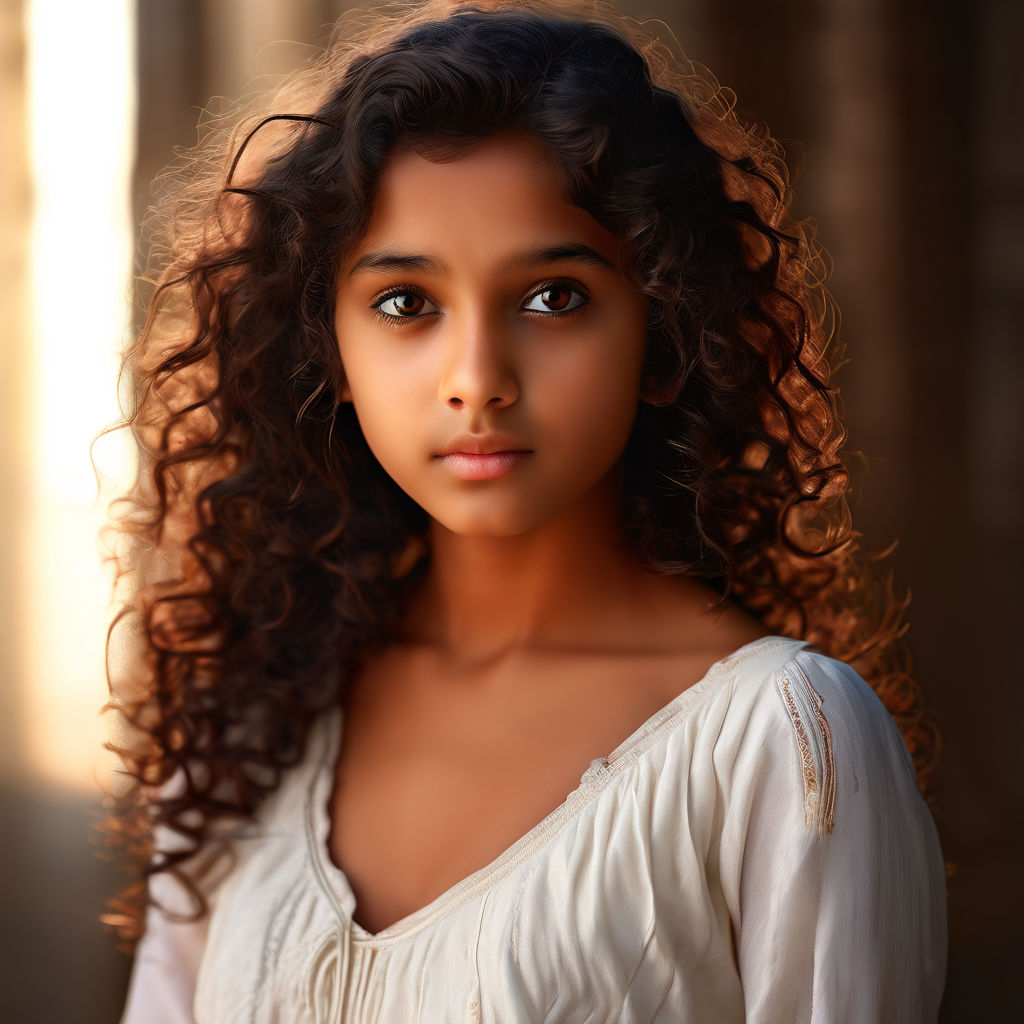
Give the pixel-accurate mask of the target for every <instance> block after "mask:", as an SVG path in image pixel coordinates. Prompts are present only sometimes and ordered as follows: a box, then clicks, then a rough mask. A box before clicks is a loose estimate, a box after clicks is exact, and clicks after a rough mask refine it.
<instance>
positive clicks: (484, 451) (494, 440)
mask: <svg viewBox="0 0 1024 1024" xmlns="http://www.w3.org/2000/svg"><path fill="white" fill-rule="evenodd" d="M529 451H530V449H529V448H528V447H527V446H526V445H525V444H523V442H522V441H520V440H519V439H518V438H516V437H512V436H511V435H510V434H487V435H485V436H482V437H471V436H463V437H459V438H456V439H455V440H454V441H453V442H452V443H451V444H450V445H448V447H447V448H444V449H443V450H441V451H440V452H438V453H437V454H438V455H440V456H445V455H497V454H499V453H502V452H529Z"/></svg>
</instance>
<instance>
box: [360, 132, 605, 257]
mask: <svg viewBox="0 0 1024 1024" xmlns="http://www.w3.org/2000/svg"><path fill="white" fill-rule="evenodd" d="M567 241H576V242H579V243H582V244H584V245H587V246H590V247H591V248H594V249H596V250H597V251H598V252H600V253H602V255H605V256H606V257H607V258H608V259H609V262H612V263H613V264H615V265H616V266H619V265H620V260H621V251H622V247H623V241H622V240H621V239H619V238H618V237H617V236H615V235H613V234H612V233H611V232H609V231H607V230H606V229H605V228H604V227H603V226H602V225H600V224H599V223H598V222H597V221H596V220H594V218H593V217H592V216H591V215H590V214H589V213H588V212H587V211H586V210H583V209H582V208H580V207H578V206H575V205H573V204H572V203H570V202H569V201H568V200H567V199H566V198H565V195H564V194H563V191H562V185H561V179H560V176H559V173H558V165H557V162H556V158H555V157H554V156H553V154H551V153H550V151H549V150H547V149H546V148H545V147H544V146H543V145H542V144H541V143H539V142H537V141H536V140H535V139H532V138H530V137H529V136H526V135H521V134H518V133H516V134H512V133H509V134H504V135H500V136H494V137H492V138H489V139H485V140H482V141H480V142H478V143H475V144H473V145H472V147H471V148H469V149H467V150H466V151H464V152H463V153H461V154H459V155H457V156H456V157H455V158H454V159H452V158H448V159H445V160H438V159H429V158H428V157H427V156H424V155H423V154H421V153H419V152H416V151H415V150H413V149H402V150H399V151H397V152H396V153H394V154H393V155H392V156H391V157H390V158H389V160H388V161H387V163H386V164H385V166H384V170H383V172H382V174H381V177H380V182H379V185H378V189H377V192H376V195H375V197H374V203H373V210H372V213H371V217H370V222H369V226H368V228H367V231H366V233H365V234H364V236H363V237H362V238H361V239H360V240H359V241H358V242H357V243H356V245H355V246H354V247H353V248H352V249H351V250H350V252H349V254H348V257H347V258H346V260H345V262H344V265H343V271H344V268H345V267H351V266H352V264H354V263H355V262H356V261H357V260H358V259H359V258H360V256H361V255H362V254H364V253H366V252H367V251H369V250H371V249H377V248H379V247H401V248H403V249H410V250H414V251H417V252H424V253H430V254H436V255H438V256H441V257H442V258H445V254H446V253H448V254H450V255H451V256H452V257H453V258H454V259H456V260H458V258H459V257H460V256H461V257H462V258H464V259H465V260H467V261H469V262H470V263H473V262H475V263H477V264H478V265H481V266H486V265H490V264H492V263H497V262H500V257H501V254H502V253H504V252H508V251H513V250H521V249H522V248H524V247H527V246H531V245H543V244H546V243H548V244H561V243H565V242H567Z"/></svg>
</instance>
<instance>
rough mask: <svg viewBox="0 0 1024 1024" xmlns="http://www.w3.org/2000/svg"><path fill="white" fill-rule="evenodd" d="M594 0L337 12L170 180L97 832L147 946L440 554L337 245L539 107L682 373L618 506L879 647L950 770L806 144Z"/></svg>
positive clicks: (123, 925) (537, 118)
mask: <svg viewBox="0 0 1024 1024" xmlns="http://www.w3.org/2000/svg"><path fill="white" fill-rule="evenodd" d="M581 10H582V9H581V8H577V9H574V8H573V7H572V6H571V5H570V4H568V3H558V2H555V3H546V4H540V3H535V2H533V0H511V2H502V0H497V2H491V3H486V4H483V5H482V6H478V7H453V6H452V5H451V4H449V3H443V2H433V3H429V4H426V5H422V6H417V7H415V8H410V7H409V6H408V5H405V6H400V7H396V8H393V9H391V10H390V11H389V12H386V13H378V14H375V15H373V16H372V17H370V18H369V19H368V20H367V21H366V22H365V24H362V25H361V26H360V25H356V26H355V27H353V25H352V24H351V23H350V21H346V20H344V19H343V21H342V22H341V24H340V26H339V29H338V31H337V32H336V36H335V41H334V42H332V44H331V45H330V47H329V48H328V49H327V50H326V51H325V53H324V55H323V57H322V58H321V59H320V60H319V62H318V63H316V64H315V65H314V66H312V67H310V68H307V69H305V70H304V71H302V72H301V73H299V74H298V75H297V76H294V77H293V78H292V79H291V80H289V81H288V82H286V83H285V84H284V85H283V86H282V87H281V89H280V90H279V91H278V92H277V93H276V94H275V95H274V96H273V97H272V98H271V99H270V101H269V104H268V105H265V106H264V107H263V110H262V111H261V112H260V113H256V114H251V115H249V119H248V120H245V119H243V120H242V122H240V124H239V126H238V127H237V128H236V129H235V131H234V132H233V133H231V134H230V135H228V134H227V133H225V132H216V131H211V132H209V133H208V135H207V138H206V139H205V141H204V142H203V143H201V144H200V146H198V147H197V148H196V149H194V150H192V151H190V152H189V153H188V154H187V155H186V156H185V157H183V158H181V159H180V160H179V162H178V163H177V165H173V166H172V167H171V169H170V171H169V172H168V174H167V175H165V177H164V178H163V179H162V185H163V190H164V195H163V196H162V199H161V201H160V202H159V203H158V206H157V207H156V209H155V212H153V213H152V214H151V219H150V221H149V227H150V229H151V231H152V237H151V246H150V252H151V256H152V258H151V263H150V266H149V268H148V269H147V271H146V273H145V274H144V276H143V283H144V284H146V285H148V287H149V296H148V314H147V319H146V322H145V324H144V326H143V327H142V329H141V331H140V332H139V335H138V338H137V341H136V342H135V343H134V344H133V346H132V347H131V348H130V350H129V351H128V352H127V353H126V356H125V361H124V371H123V380H124V382H126V383H127V384H128V385H129V387H128V388H127V390H128V391H129V392H130V397H129V401H128V403H127V405H128V408H126V411H125V417H124V423H123V426H126V427H128V428H129V429H131V431H132V433H133V436H134V437H135V439H136V441H137V446H138V453H139V472H138V479H137V481H136V484H135V486H134V487H133V488H132V489H131V490H130V492H129V493H128V494H127V495H125V496H124V497H123V498H122V499H120V501H119V502H117V503H115V505H114V507H113V508H112V520H111V528H112V530H113V531H114V533H115V537H116V539H117V542H118V548H117V550H116V551H115V553H114V556H113V557H114V558H115V560H116V564H117V567H118V569H119V570H120V574H119V586H121V587H125V588H126V590H124V591H122V592H121V593H120V596H119V597H118V602H119V607H120V609H121V611H120V614H119V615H118V617H117V619H116V620H115V623H114V626H113V627H112V631H111V635H110V638H109V646H110V648H111V649H112V650H113V649H116V650H117V651H119V652H121V653H122V657H121V658H120V659H119V662H120V665H121V670H115V668H114V666H113V660H114V659H111V662H110V663H111V668H110V689H111V701H110V702H109V703H108V704H107V706H106V710H110V711H111V712H112V713H113V714H114V716H115V724H116V731H114V732H112V737H111V741H110V743H108V747H109V748H110V749H111V750H113V751H114V752H115V753H116V754H117V755H118V756H119V758H120V760H121V763H122V766H123V768H122V770H121V771H120V772H119V773H118V774H117V775H116V776H115V783H116V784H115V786H114V787H113V789H112V792H111V793H110V794H109V795H108V797H107V810H108V817H107V819H106V821H105V822H104V823H103V832H104V836H105V839H104V841H105V845H106V848H107V849H108V851H109V856H111V857H113V858H116V859H119V860H120V861H122V863H123V865H124V867H125V869H126V870H127V871H128V872H129V876H130V877H129V881H128V883H127V885H126V887H125V889H124V891H123V892H122V893H121V894H120V895H119V896H117V897H116V898H115V899H113V900H112V901H111V902H110V906H109V910H110V912H109V913H108V914H106V915H105V917H104V919H103V920H104V921H105V923H106V924H107V926H108V927H110V928H111V929H112V930H113V931H114V932H115V934H116V937H117V939H118V943H119V945H120V947H121V948H123V949H126V950H129V951H130V950H131V949H132V948H134V945H135V943H136V942H137V940H138V939H139V938H140V937H141V935H142V933H143V931H144V922H145V910H146V907H147V905H148V904H149V902H150V900H151V897H150V895H149V885H148V882H149V879H150V876H152V875H153V874H154V873H156V872H161V871H171V872H173V873H175V874H176V875H178V877H179V878H180V879H181V880H182V881H183V882H184V883H185V885H186V887H187V888H188V890H189V891H190V892H191V893H192V894H193V896H194V897H195V906H196V914H197V915H198V916H202V915H203V914H204V913H205V912H206V909H207V908H206V903H205V900H204V898H203V896H202V894H201V893H200V892H199V891H198V889H197V888H196V887H195V886H194V884H193V882H192V880H191V878H189V876H188V874H186V872H185V871H184V870H183V866H184V865H185V863H186V862H187V861H189V860H190V859H192V858H196V857H197V854H198V853H199V852H200V851H201V850H204V849H206V850H208V849H210V848H212V846H213V845H214V844H213V838H214V835H215V832H216V829H217V827H218V825H219V823H223V822H228V823H231V822H235V823H237V822H238V821H239V820H240V819H248V818H251V817H252V816H253V814H254V812H255V811H256V809H257V807H258V805H259V804H260V802H261V800H263V798H264V797H266V796H267V794H268V793H270V792H271V791H272V790H273V789H274V788H275V787H276V786H277V785H278V783H279V782H280V780H281V777H282V773H283V772H285V771H286V770H287V769H288V768H289V767H291V766H293V765H295V764H296V763H297V762H298V760H299V759H300V758H301V757H302V754H303V751H304V747H305V743H306V737H307V733H308V729H309V726H310V724H311V723H312V721H313V720H314V718H315V717H316V716H317V715H318V714H319V713H321V712H322V711H323V710H324V709H325V708H327V707H328V706H329V705H331V704H332V703H334V702H337V701H338V700H340V699H342V698H343V696H344V693H345V691H346V684H347V680H348V679H350V678H351V677H352V674H353V672H354V671H355V670H356V668H357V666H358V664H359V662H360V660H361V659H363V658H365V657H366V656H367V655H368V654H369V653H370V652H372V651H373V650H376V649H379V648H380V647H381V646H383V645H385V644H387V642H388V640H389V637H390V636H392V635H393V630H394V629H395V627H396V624H397V622H398V619H399V617H400V615H401V611H402V608H403V605H404V602H405V599H406V598H407V596H408V595H410V594H411V593H412V592H413V590H414V589H415V587H416V586H417V584H418V582H420V580H421V579H422V577H423V573H424V569H425V566H426V565H427V564H428V562H429V558H430V552H429V545H428V543H427V542H426V539H425V538H426V530H427V526H428V519H427V516H426V513H425V512H424V511H423V510H422V509H421V508H420V507H419V506H417V505H416V504H415V503H414V502H413V501H412V500H411V499H410V498H409V497H407V496H406V495H405V494H404V493H403V492H402V491H401V490H400V489H399V488H398V486H397V485H396V484H395V483H394V482H393V481H392V480H391V479H390V478H389V477H388V475H387V474H386V473H385V472H384V470H383V469H382V467H381V466H380V464H379V463H378V462H377V461H376V459H375V458H374V456H373V455H372V453H371V452H370V450H369V448H368V446H367V444H366V442H365V440H364V438H363V436H362V434H361V432H360V429H359V426H358V423H357V421H356V419H355V415H354V412H353V410H352V407H351V405H350V404H345V403H341V402H339V393H340V388H341V385H342V383H343V367H342V365H341V360H340V356H339V350H338V344H337V339H336V337H335V335H334V327H333V313H334V309H333V305H334V294H335V287H336V275H337V270H338V267H339V265H340V263H341V261H342V259H343V257H344V254H345V253H346V252H347V251H348V250H349V249H350V247H351V246H352V245H353V244H354V243H355V242H356V241H357V240H358V239H359V238H360V236H361V235H362V234H363V233H364V231H365V230H366V227H367V225H368V221H369V217H370V212H371V207H372V203H373V199H374V192H375V188H376V186H377V184H378V183H379V181H380V178H381V173H382V170H383V169H384V167H385V166H386V164H387V161H388V158H389V155H390V154H391V153H392V152H393V151H394V150H395V148H396V147H398V146H403V147H410V146H411V147H415V148H417V149H418V150H419V151H420V152H421V153H423V154H424V155H427V156H430V157H431V158H438V159H447V158H451V157H453V156H457V155H458V154H459V153H460V152H462V151H463V150H465V149H466V148H467V147H468V146H471V145H472V144H473V143H474V141H476V140H480V139H482V138H485V137H488V136H491V135H494V134H495V133H497V132H501V131H506V130H517V131H521V132H526V133H528V134H529V135H531V136H533V137H534V138H535V139H537V140H539V141H540V142H541V143H542V144H543V145H544V146H546V147H547V148H548V149H549V150H550V152H551V153H552V154H553V155H554V156H555V158H556V160H557V165H558V167H559V171H560V176H561V182H562V185H563V188H564V191H565V195H566V197H567V198H568V199H569V200H570V201H571V202H572V203H574V204H576V205H578V206H579V207H581V208H583V209H584V210H587V211H588V212H589V213H590V214H591V215H592V216H593V217H594V218H595V219H596V220H597V221H598V222H599V223H601V224H602V225H603V226H604V227H606V228H607V229H608V230H610V231H611V232H613V233H614V234H616V235H617V236H619V237H621V238H623V239H624V240H626V242H627V244H628V252H629V254H630V259H631V266H632V268H633V270H634V272H635V276H636V279H637V281H638V282H639V284H640V287H641V288H642V290H643V291H644V292H645V293H646V294H647V295H648V296H650V298H651V300H652V301H651V306H650V309H651V314H650V319H649V331H648V351H647V357H646V366H645V377H646V379H647V380H648V381H649V382H652V383H654V384H656V386H657V390H658V392H659V398H658V400H657V402H656V403H646V402H645V403H641V405H640V407H639V409H638V412H637V418H636V421H635V426H634V428H633V432H632V435H631V437H630V440H629V443H628V446H627V450H626V459H625V466H626V472H625V497H624V506H623V524H624V530H625V532H626V535H627V536H628V537H629V538H631V540H632V541H633V542H634V543H635V545H636V547H637V548H638V550H640V551H641V552H642V554H643V556H644V557H645V559H646V560H647V562H648V563H649V566H650V569H651V570H652V571H656V572H662V573H688V574H691V575H693V576H696V577H700V578H702V579H704V580H705V581H707V583H708V584H709V585H710V586H711V587H713V588H714V589H715V590H716V591H717V592H718V593H719V594H720V595H721V600H722V603H724V602H725V601H727V600H731V601H733V602H735V603H736V604H738V605H739V606H741V607H743V608H745V609H746V610H747V611H749V612H750V613H751V614H753V615H754V616H755V617H756V618H758V619H759V620H760V622H761V623H762V624H763V625H764V626H765V627H766V628H768V629H770V630H771V631H773V632H775V633H779V634H784V635H788V636H792V637H797V638H804V639H807V640H808V641H810V642H812V643H813V644H814V645H816V646H817V647H818V648H819V649H820V650H821V651H823V652H824V653H826V654H828V655H831V656H833V657H835V658H839V659H841V660H843V661H846V662H848V663H849V664H851V665H853V666H854V667H855V668H856V669H857V670H858V671H859V672H860V673H861V675H862V676H863V677H864V678H865V679H866V680H867V681H868V682H869V683H870V684H871V685H872V686H873V687H874V689H875V691H876V692H877V693H878V695H879V697H880V698H881V699H882V701H883V703H884V704H885V706H886V707H887V708H888V709H889V711H890V712H891V714H892V715H893V717H894V718H895V720H896V722H897V724H898V725H899V727H900V729H901V730H902V733H903V736H904V737H905V740H906V742H907V745H908V747H909V749H910V751H911V753H912V755H913V757H914V760H915V763H916V766H917V769H918V776H919V781H920V782H921V784H922V786H923V784H924V780H925V776H926V775H927V773H928V771H929V769H930V765H931V763H932V762H933V761H934V755H935V752H936V747H937V744H936V742H935V740H936V731H935V729H934V726H933V725H932V723H931V722H930V720H929V719H928V718H926V717H925V716H924V715H923V712H922V703H921V696H920V691H919V688H918V686H917V685H916V684H915V682H914V680H913V679H912V677H911V675H910V674H909V671H908V668H909V665H908V661H909V657H908V653H907V650H906V646H905V643H904V641H903V639H902V638H903V634H904V632H905V630H906V625H905V624H904V622H903V616H904V613H905V610H906V605H907V600H906V599H903V600H898V599H897V598H896V597H895V596H894V594H893V588H892V577H891V573H889V574H883V573H882V572H881V571H880V566H879V562H880V561H881V559H883V558H884V557H885V556H886V555H887V554H888V552H883V553H882V554H881V555H873V556H870V555H868V554H866V553H864V552H863V551H862V550H861V549H860V547H859V544H858V540H859V538H860V534H858V533H857V532H856V531H855V530H854V529H853V528H852V525H851V522H850V516H849V513H848V505H847V496H848V492H849V488H850V480H849V474H848V472H847V469H846V467H845V466H844V463H843V461H842V459H843V453H842V448H843V445H844V442H845V439H846V435H845V430H844V428H843V426H842V423H841V421H840V407H839V401H838V391H837V388H836V386H835V384H834V383H833V378H832V374H833V370H834V368H835V367H836V366H837V365H838V360H839V358H840V357H841V354H842V353H841V349H840V343H839V341H838V339H837V337H836V334H835V330H834V327H835V321H836V318H835V314H834V307H833V303H832V300H831V298H830V296H829V294H828V292H827V290H826V288H825V285H824V278H825V276H826V270H827V266H826V262H825V258H824V256H823V254H822V252H821V250H820V249H819V248H818V247H817V245H816V244H815V242H814V240H813V237H812V232H811V230H810V228H809V227H808V226H807V225H805V224H801V223H798V222H795V221H794V220H793V218H792V217H791V216H790V214H789V204H790V199H791V194H790V189H789V179H788V175H787V170H786V166H785V164H784V161H783V157H782V151H781V149H780V147H779V146H778V145H777V144H776V143H775V142H774V141H773V140H772V139H771V137H770V136H769V135H768V133H767V132H766V131H765V130H764V129H763V127H762V126H760V125H759V124H753V123H746V122H743V121H741V120H740V119H739V118H738V117H737V115H736V113H735V112H734V109H733V103H732V99H733V97H732V96H731V94H730V93H728V92H727V91H726V90H724V89H722V88H721V87H719V85H718V84H717V83H716V82H715V80H714V79H713V78H712V77H711V76H710V75H708V74H707V73H706V72H705V71H703V70H702V69H699V68H697V67H695V66H693V65H692V64H690V63H689V62H687V61H686V60H685V58H683V57H682V56H681V55H680V54H679V53H678V52H676V51H675V50H674V49H673V47H672V45H670V44H668V43H665V42H663V41H661V40H660V39H659V38H658V37H657V36H655V35H653V34H651V33H649V32H648V31H647V30H646V28H645V27H644V26H641V25H639V24H637V23H635V22H633V21H631V20H629V19H626V18H624V17H622V16H621V15H618V14H616V13H615V12H614V10H612V9H611V8H607V7H600V6H595V5H594V4H592V3H588V4H587V5H586V11H585V13H580V12H581ZM161 836H162V837H164V839H165V840H166V842H158V841H157V840H158V838H159V837H161ZM198 859H201V858H198Z"/></svg>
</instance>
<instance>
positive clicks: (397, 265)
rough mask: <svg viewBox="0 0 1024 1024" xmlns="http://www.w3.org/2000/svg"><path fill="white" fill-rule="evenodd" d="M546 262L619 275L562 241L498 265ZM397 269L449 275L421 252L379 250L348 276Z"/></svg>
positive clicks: (612, 266)
mask: <svg viewBox="0 0 1024 1024" xmlns="http://www.w3.org/2000/svg"><path fill="white" fill-rule="evenodd" d="M546 263H581V264H583V265H585V266H590V267H599V268H601V269H602V270H611V271H614V272H616V273H618V270H619V268H618V267H616V266H615V264H614V263H612V262H611V261H609V260H607V259H605V258H604V256H602V255H601V254H600V253H599V252H597V251H595V250H594V249H591V248H590V246H589V245H583V244H582V243H580V242H562V243H560V244H558V245H549V246H544V247H543V248H541V249H517V250H515V251H514V252H511V253H509V254H508V255H507V256H506V257H505V258H504V259H503V260H502V261H501V263H500V264H499V265H498V269H499V270H502V271H506V270H514V269H516V268H518V267H536V266H541V265H543V264H546ZM396 270H418V271H421V272H424V273H433V274H448V273H449V270H448V267H446V266H445V264H444V263H441V262H440V261H439V260H435V259H433V257H431V256H426V255H423V254H422V253H412V252H399V251H398V250H395V249H380V250H378V251H377V252H368V253H366V255H365V256H360V257H359V259H357V260H356V262H355V263H354V264H353V266H352V269H351V270H350V271H349V272H348V276H349V277H352V276H353V275H354V274H357V273H359V272H360V271H367V272H378V273H379V272H383V271H396Z"/></svg>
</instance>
